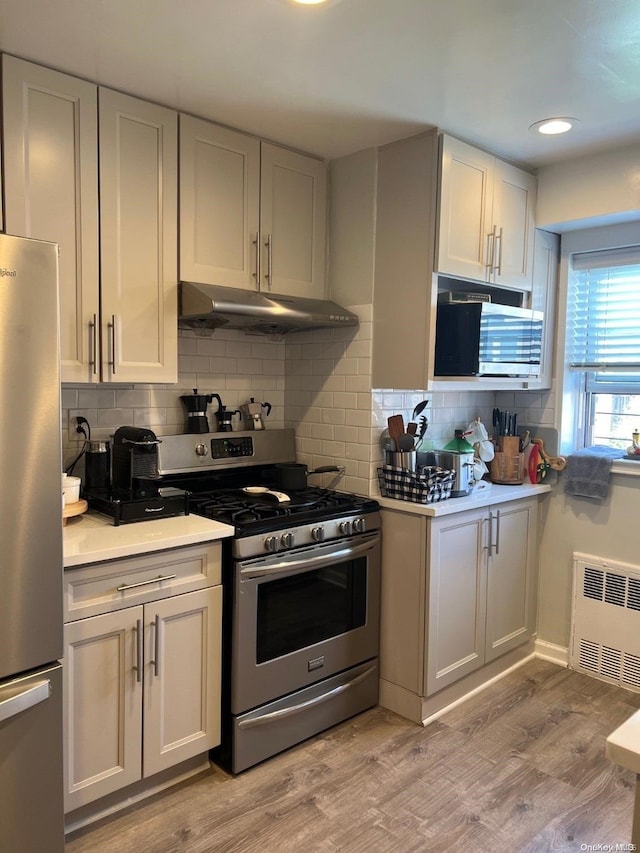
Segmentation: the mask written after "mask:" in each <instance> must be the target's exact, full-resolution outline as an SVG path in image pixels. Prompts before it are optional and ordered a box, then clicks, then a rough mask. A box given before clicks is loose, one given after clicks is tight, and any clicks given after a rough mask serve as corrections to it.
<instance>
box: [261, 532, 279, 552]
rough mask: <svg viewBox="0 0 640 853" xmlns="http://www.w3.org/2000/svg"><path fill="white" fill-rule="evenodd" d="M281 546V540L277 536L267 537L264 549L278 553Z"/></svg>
mask: <svg viewBox="0 0 640 853" xmlns="http://www.w3.org/2000/svg"><path fill="white" fill-rule="evenodd" d="M279 545H280V540H279V539H278V537H277V536H267V538H266V539H265V540H264V547H265V548H266V549H267V551H277V550H278V547H279Z"/></svg>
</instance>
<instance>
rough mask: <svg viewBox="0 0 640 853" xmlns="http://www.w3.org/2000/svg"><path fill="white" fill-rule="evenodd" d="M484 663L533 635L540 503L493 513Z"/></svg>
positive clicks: (521, 503)
mask: <svg viewBox="0 0 640 853" xmlns="http://www.w3.org/2000/svg"><path fill="white" fill-rule="evenodd" d="M490 517H491V522H490V528H491V533H490V536H491V547H490V557H489V562H488V576H487V630H486V652H485V656H486V662H487V663H488V662H489V661H492V660H494V659H495V658H497V657H500V655H502V654H504V653H505V652H508V651H510V650H511V649H514V648H516V647H517V646H519V645H521V644H522V643H525V642H526V641H527V640H528V639H529V638H530V637H531V635H532V633H533V631H534V629H535V597H536V574H537V572H536V567H537V535H536V533H537V517H538V504H537V501H535V500H534V501H515V502H514V503H508V504H502V505H501V506H497V507H492V508H491V510H490Z"/></svg>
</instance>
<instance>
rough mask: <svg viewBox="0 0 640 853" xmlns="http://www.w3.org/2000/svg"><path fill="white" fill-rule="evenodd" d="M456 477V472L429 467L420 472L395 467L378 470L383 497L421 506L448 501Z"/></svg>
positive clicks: (387, 466)
mask: <svg viewBox="0 0 640 853" xmlns="http://www.w3.org/2000/svg"><path fill="white" fill-rule="evenodd" d="M455 477H456V472H455V471H450V470H449V469H447V468H436V467H434V466H429V465H426V466H425V467H424V468H421V469H420V471H418V472H415V471H409V469H408V468H398V467H396V466H395V465H383V466H382V467H381V468H378V482H379V484H380V494H381V495H382V496H383V497H385V498H396V499H397V500H401V501H412V502H413V503H420V504H428V503H436V502H437V501H445V500H447V498H449V497H450V496H451V490H452V489H453V482H454V480H455Z"/></svg>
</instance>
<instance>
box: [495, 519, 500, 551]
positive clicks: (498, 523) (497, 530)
mask: <svg viewBox="0 0 640 853" xmlns="http://www.w3.org/2000/svg"><path fill="white" fill-rule="evenodd" d="M495 549H496V554H499V553H500V510H499V509H498V510H496V544H495Z"/></svg>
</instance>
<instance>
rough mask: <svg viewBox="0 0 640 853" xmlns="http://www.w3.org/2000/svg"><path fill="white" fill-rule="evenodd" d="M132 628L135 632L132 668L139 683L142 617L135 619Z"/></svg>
mask: <svg viewBox="0 0 640 853" xmlns="http://www.w3.org/2000/svg"><path fill="white" fill-rule="evenodd" d="M134 630H135V632H136V665H135V666H134V669H135V671H136V681H137V682H138V684H140V683H141V682H142V619H137V620H136V627H135V628H134Z"/></svg>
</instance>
